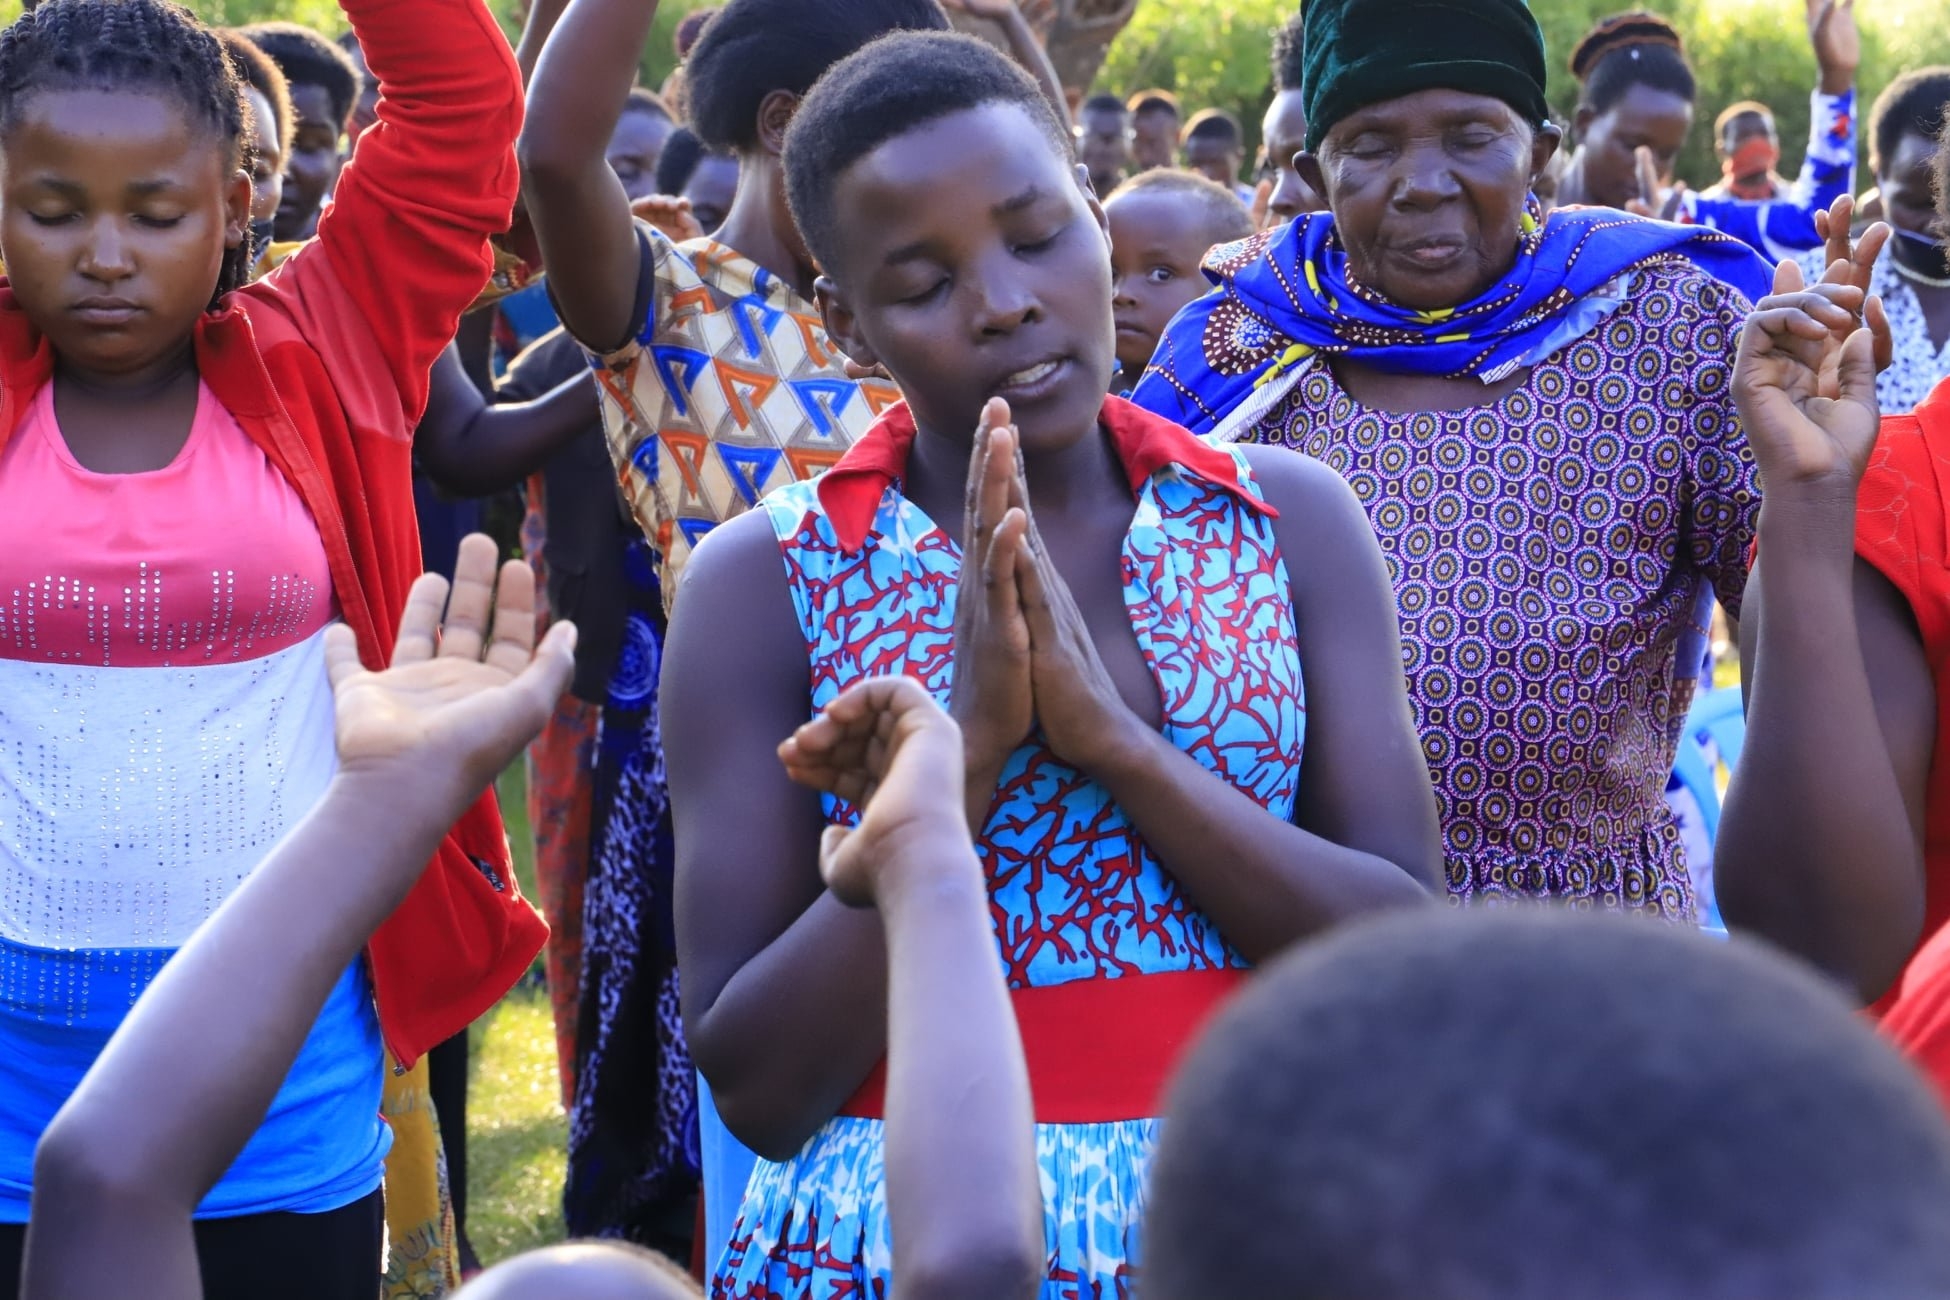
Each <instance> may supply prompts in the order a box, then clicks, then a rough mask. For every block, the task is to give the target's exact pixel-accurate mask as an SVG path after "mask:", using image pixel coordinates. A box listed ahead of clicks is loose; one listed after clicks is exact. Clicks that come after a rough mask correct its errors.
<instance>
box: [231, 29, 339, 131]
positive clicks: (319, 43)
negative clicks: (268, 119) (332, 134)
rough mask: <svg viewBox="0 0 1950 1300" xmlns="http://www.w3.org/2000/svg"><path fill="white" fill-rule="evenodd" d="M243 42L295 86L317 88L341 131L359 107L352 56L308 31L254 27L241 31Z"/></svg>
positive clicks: (333, 43)
mask: <svg viewBox="0 0 1950 1300" xmlns="http://www.w3.org/2000/svg"><path fill="white" fill-rule="evenodd" d="M240 30H241V31H242V32H243V34H244V37H245V39H247V40H249V41H250V43H251V44H253V45H255V46H256V47H257V48H258V49H260V50H263V51H264V52H265V53H266V54H268V55H270V56H271V58H272V59H274V60H275V61H276V62H277V65H278V67H279V68H281V69H282V70H283V72H284V77H285V80H286V81H288V82H290V83H291V84H292V85H294V86H320V87H323V88H324V91H325V98H326V99H327V100H329V101H330V102H331V105H332V121H333V122H334V123H336V124H337V126H338V128H339V130H340V131H344V130H345V129H346V127H347V125H348V124H349V123H350V122H351V121H352V110H353V109H354V108H356V107H358V104H359V89H360V84H361V79H360V76H359V68H358V65H357V64H355V63H353V62H352V56H351V55H349V54H347V53H346V52H345V51H344V50H342V49H340V48H339V46H338V45H337V44H336V43H335V42H333V41H329V40H327V39H325V37H323V36H321V35H320V34H319V33H317V32H315V31H313V30H312V29H311V28H309V27H303V26H300V25H299V24H297V23H253V24H251V25H250V26H249V27H245V28H241V29H240Z"/></svg>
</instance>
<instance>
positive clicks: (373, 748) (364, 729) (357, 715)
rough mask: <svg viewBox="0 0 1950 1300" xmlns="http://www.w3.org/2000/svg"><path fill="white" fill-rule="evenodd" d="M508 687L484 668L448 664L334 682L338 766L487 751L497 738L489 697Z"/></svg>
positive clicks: (507, 676)
mask: <svg viewBox="0 0 1950 1300" xmlns="http://www.w3.org/2000/svg"><path fill="white" fill-rule="evenodd" d="M513 681H514V675H513V674H511V673H508V672H505V671H503V670H502V669H500V668H497V667H494V666H493V665H491V664H485V663H479V662H473V661H469V660H465V659H453V658H443V659H427V660H423V661H421V662H419V663H413V664H405V665H402V666H399V667H395V668H391V669H388V670H387V671H386V672H383V673H369V672H368V673H360V674H358V675H356V676H353V677H350V678H348V679H346V680H344V681H341V682H340V683H339V684H338V685H337V687H336V689H335V690H334V692H333V695H334V698H335V700H336V701H337V707H338V744H339V761H340V762H341V763H342V764H343V765H344V766H346V767H362V766H367V765H371V764H383V763H391V762H393V761H395V760H399V759H403V758H407V757H410V756H411V755H413V754H414V753H416V752H421V751H426V750H428V749H432V748H436V747H437V748H439V749H442V750H459V751H461V752H465V753H473V752H474V751H476V750H477V749H479V748H481V747H482V746H483V745H484V744H486V745H491V744H493V743H494V741H495V739H496V736H497V733H498V732H499V731H500V730H501V728H500V727H499V726H498V725H497V724H498V722H499V717H498V714H499V710H497V709H496V708H495V707H494V699H493V694H494V692H496V691H498V690H499V689H501V688H503V687H506V686H508V685H509V684H510V683H512V682H513Z"/></svg>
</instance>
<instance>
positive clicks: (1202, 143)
mask: <svg viewBox="0 0 1950 1300" xmlns="http://www.w3.org/2000/svg"><path fill="white" fill-rule="evenodd" d="M1245 160H1246V157H1245V155H1244V154H1243V153H1241V152H1240V151H1239V147H1238V146H1237V145H1232V144H1228V143H1226V142H1225V141H1224V140H1213V139H1210V138H1208V137H1204V136H1201V137H1199V138H1198V139H1195V140H1191V141H1188V142H1186V145H1185V170H1186V171H1188V172H1197V173H1198V174H1199V175H1200V176H1203V177H1204V178H1205V179H1206V180H1208V181H1211V182H1212V183H1213V184H1214V185H1223V186H1225V187H1226V188H1227V189H1231V188H1232V187H1233V186H1235V185H1237V184H1238V183H1239V166H1240V164H1241V163H1243V162H1244V161H1245Z"/></svg>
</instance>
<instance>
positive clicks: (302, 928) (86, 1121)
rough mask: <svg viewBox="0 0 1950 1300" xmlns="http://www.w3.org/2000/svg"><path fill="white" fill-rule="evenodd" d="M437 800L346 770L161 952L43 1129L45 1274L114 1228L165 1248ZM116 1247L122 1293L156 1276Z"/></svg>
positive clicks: (281, 1067) (358, 940) (127, 1247)
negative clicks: (132, 1004)
mask: <svg viewBox="0 0 1950 1300" xmlns="http://www.w3.org/2000/svg"><path fill="white" fill-rule="evenodd" d="M435 802H438V801H430V800H428V799H426V798H425V796H424V794H423V793H420V792H407V791H401V790H399V789H397V788H392V789H387V788H373V787H371V786H365V785H362V784H361V783H360V782H359V781H358V780H357V779H356V778H352V777H347V776H344V775H341V776H340V777H339V778H337V779H335V780H334V782H333V783H332V785H331V786H330V787H329V789H328V792H327V794H326V796H325V798H324V799H323V800H322V801H321V802H320V803H319V805H318V806H317V807H316V808H315V809H313V811H312V812H311V814H310V815H309V816H307V817H306V818H305V819H304V820H303V821H302V822H300V823H299V825H298V826H297V828H296V829H294V830H293V831H292V832H291V833H290V834H289V835H288V836H287V837H286V838H285V839H284V840H283V841H282V842H281V843H280V844H279V845H278V846H277V847H276V848H275V849H273V850H272V852H271V854H270V856H269V857H267V858H266V859H265V860H264V862H263V863H262V864H261V865H260V866H259V867H258V869H257V870H256V871H255V872H253V873H252V874H251V876H250V878H249V879H247V880H246V881H245V882H244V883H243V884H242V885H240V886H239V887H238V889H237V891H236V892H235V893H234V894H233V895H232V896H231V897H230V899H229V900H228V901H226V902H225V903H224V905H223V906H222V907H221V908H219V909H218V910H217V912H216V913H215V915H213V916H212V917H211V918H210V920H209V921H207V922H206V923H205V924H204V926H203V927H202V928H201V929H200V930H198V932H197V933H196V935H195V936H193V937H192V939H191V940H190V942H189V943H188V944H187V945H185V947H184V948H183V949H182V951H180V952H179V953H177V954H176V955H175V956H174V957H173V958H172V959H171V960H170V962H169V963H168V965H166V966H165V967H164V968H163V971H162V973H161V974H160V975H158V976H157V977H156V979H155V982H154V983H152V984H151V985H150V986H149V988H148V990H147V991H146V992H145V993H144V994H143V996H142V998H141V1000H140V1001H139V1002H138V1003H137V1005H136V1008H135V1010H134V1011H133V1012H131V1013H130V1015H129V1017H128V1019H127V1020H126V1021H124V1022H123V1024H122V1026H121V1028H120V1029H119V1030H118V1031H117V1032H116V1034H115V1036H114V1037H113V1038H112V1039H111V1040H110V1042H109V1045H108V1047H107V1049H106V1050H105V1051H104V1052H103V1054H102V1056H101V1057H100V1059H99V1060H97V1062H96V1063H95V1066H94V1068H93V1069H91V1070H90V1071H89V1073H88V1076H87V1077H86V1079H84V1080H83V1082H82V1084H81V1086H80V1088H78V1089H77V1090H76V1092H75V1093H74V1095H73V1096H72V1097H71V1098H70V1099H69V1101H68V1103H67V1104H66V1105H65V1106H63V1107H62V1109H61V1112H60V1113H59V1114H58V1115H57V1116H56V1117H55V1120H54V1122H53V1124H52V1125H50V1127H49V1128H48V1131H47V1133H46V1134H45V1135H44V1136H43V1138H42V1140H41V1143H40V1146H39V1149H38V1151H37V1153H36V1179H35V1181H36V1193H35V1196H36V1203H35V1219H36V1225H37V1226H36V1233H37V1236H36V1241H35V1256H36V1272H37V1273H38V1274H39V1275H40V1276H42V1277H44V1278H49V1279H53V1278H66V1277H68V1276H69V1275H70V1268H71V1267H85V1260H86V1258H87V1257H88V1256H90V1255H91V1254H93V1253H95V1252H98V1251H100V1250H101V1248H102V1247H103V1245H104V1243H105V1242H107V1241H108V1240H109V1238H108V1237H107V1236H106V1235H105V1234H109V1233H113V1243H114V1246H115V1250H116V1251H117V1252H126V1251H141V1252H142V1253H143V1254H144V1255H145V1256H149V1255H151V1254H152V1253H154V1254H155V1258H156V1263H157V1266H158V1267H163V1266H165V1265H166V1264H167V1260H166V1259H164V1258H163V1257H162V1256H163V1255H164V1254H166V1253H167V1251H166V1245H167V1240H166V1239H167V1237H168V1234H167V1233H166V1232H162V1231H157V1230H155V1229H156V1225H160V1224H166V1223H167V1222H170V1221H172V1220H173V1219H174V1218H175V1217H176V1216H180V1217H181V1220H182V1222H183V1224H184V1226H185V1231H187V1223H188V1218H189V1215H190V1213H191V1211H192V1210H194V1208H195V1207H196V1205H197V1203H198V1202H199V1201H201V1200H202V1198H203V1196H204V1195H205V1194H206V1193H207V1192H208V1191H209V1189H210V1187H211V1186H213V1185H214V1184H215V1183H216V1181H217V1179H218V1178H220V1177H221V1176H222V1174H223V1172H224V1170H225V1169H227V1168H228V1167H229V1166H230V1163H231V1162H232V1161H233V1160H234V1159H235V1158H236V1156H237V1153H238V1152H239V1151H240V1150H242V1149H243V1146H244V1144H245V1142H246V1141H248V1140H249V1138H250V1136H251V1134H252V1133H254V1132H255V1131H256V1129H257V1127H258V1125H259V1124H261V1123H262V1122H263V1118H264V1113H265V1111H266V1110H267V1109H268V1108H269V1106H270V1104H271V1100H272V1098H273V1097H274V1096H275V1095H276V1094H277V1090H278V1088H279V1087H280V1086H281V1085H282V1083H283V1081H284V1077H285V1075H286V1073H287V1072H288V1071H289V1069H290V1067H291V1063H292V1061H293V1060H295V1059H296V1057H297V1054H298V1051H299V1048H300V1047H301V1046H302V1045H303V1044H304V1041H305V1038H306V1036H307V1035H308V1034H309V1033H310V1032H311V1027H312V1024H313V1022H314V1021H315V1020H316V1019H317V1017H318V1012H319V1009H320V1008H321V1007H322V1006H323V1005H324V1003H325V999H326V997H327V995H328V994H329V993H330V992H331V989H332V988H333V986H334V985H335V984H336V983H337V982H338V980H339V979H340V978H341V977H342V976H343V975H344V973H345V970H346V967H347V966H348V965H349V964H350V963H351V962H352V961H353V959H354V958H355V957H357V956H358V954H359V952H360V950H361V948H362V947H363V946H364V944H365V942H366V940H367V938H368V937H369V936H370V935H371V933H372V931H373V930H374V929H375V928H377V927H378V925H379V923H380V922H381V921H382V920H384V919H385V917H386V916H387V915H388V914H389V913H390V912H391V911H392V909H393V908H394V907H395V906H397V904H398V903H399V901H400V899H401V898H403V897H404V896H405V893H406V891H407V890H408V889H409V888H410V887H411V885H412V883H413V880H414V878H415V872H414V871H413V866H414V865H415V864H418V863H424V862H426V861H427V860H428V859H430V858H431V857H432V855H433V853H434V851H435V849H436V848H437V846H438V844H439V842H440V837H441V835H442V834H443V833H444V832H445V830H446V824H447V820H450V819H443V818H441V817H438V816H431V815H429V813H428V805H429V804H430V803H435ZM442 806H444V805H442ZM321 899H329V900H331V901H330V903H329V904H322V903H321V902H320V900H321ZM376 1065H377V1063H376V1062H375V1066H376ZM111 1209H112V1210H114V1211H115V1213H114V1215H113V1216H110V1215H109V1214H107V1213H106V1211H108V1210H111ZM125 1225H126V1226H129V1227H131V1228H138V1227H139V1230H137V1231H134V1232H133V1234H132V1235H125V1234H124V1233H123V1231H122V1228H123V1226H125ZM118 1258H119V1261H120V1265H121V1272H120V1286H121V1288H123V1289H122V1290H119V1291H115V1292H112V1293H113V1294H126V1286H127V1282H128V1279H129V1278H130V1277H143V1278H150V1277H152V1276H157V1274H154V1273H152V1272H151V1271H150V1267H149V1265H148V1263H147V1261H146V1259H141V1260H136V1259H131V1258H129V1256H128V1254H127V1253H121V1254H119V1255H118ZM50 1294H52V1292H50ZM60 1294H63V1295H70V1294H79V1293H78V1292H73V1291H68V1290H66V1289H63V1290H62V1291H61V1292H60ZM102 1294H111V1292H103V1293H102Z"/></svg>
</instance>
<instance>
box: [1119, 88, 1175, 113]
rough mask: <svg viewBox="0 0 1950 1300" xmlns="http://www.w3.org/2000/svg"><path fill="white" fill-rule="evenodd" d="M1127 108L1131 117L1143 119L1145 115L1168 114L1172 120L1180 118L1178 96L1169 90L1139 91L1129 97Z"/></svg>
mask: <svg viewBox="0 0 1950 1300" xmlns="http://www.w3.org/2000/svg"><path fill="white" fill-rule="evenodd" d="M1128 107H1129V108H1130V110H1131V116H1132V117H1143V116H1144V115H1145V114H1146V113H1169V114H1171V115H1172V116H1173V117H1174V118H1176V117H1179V116H1181V115H1180V113H1179V111H1178V96H1176V95H1174V94H1172V93H1171V92H1170V91H1169V90H1140V91H1139V92H1138V93H1137V94H1135V95H1132V96H1131V98H1130V101H1129V104H1128Z"/></svg>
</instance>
